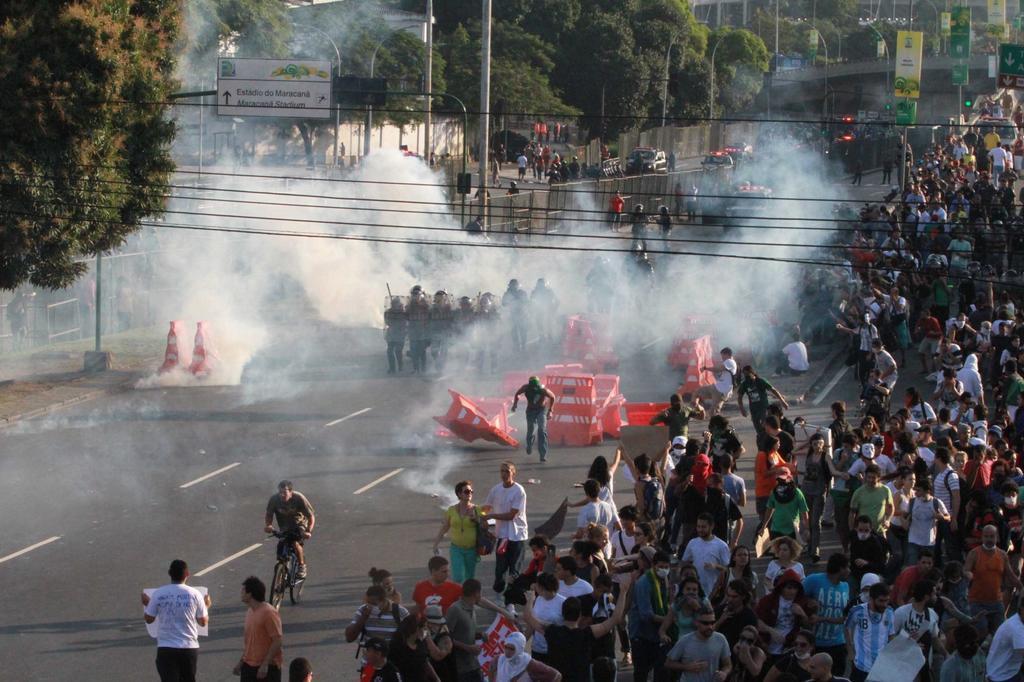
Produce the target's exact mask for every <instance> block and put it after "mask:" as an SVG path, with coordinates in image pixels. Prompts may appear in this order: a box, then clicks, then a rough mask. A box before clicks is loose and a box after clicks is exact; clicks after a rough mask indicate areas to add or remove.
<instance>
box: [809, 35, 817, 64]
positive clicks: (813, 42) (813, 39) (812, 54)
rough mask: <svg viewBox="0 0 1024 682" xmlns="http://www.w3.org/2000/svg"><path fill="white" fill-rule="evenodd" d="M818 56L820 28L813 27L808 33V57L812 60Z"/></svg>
mask: <svg viewBox="0 0 1024 682" xmlns="http://www.w3.org/2000/svg"><path fill="white" fill-rule="evenodd" d="M817 56H818V30H817V29H815V28H812V29H811V30H810V31H808V33H807V58H808V59H810V60H811V61H814V59H815V58H816V57H817Z"/></svg>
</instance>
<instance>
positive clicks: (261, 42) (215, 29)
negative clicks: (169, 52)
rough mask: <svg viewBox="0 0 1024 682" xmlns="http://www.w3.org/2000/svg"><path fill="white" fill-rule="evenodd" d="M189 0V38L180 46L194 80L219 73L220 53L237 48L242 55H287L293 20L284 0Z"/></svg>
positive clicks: (237, 53) (185, 70)
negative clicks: (218, 61) (218, 57)
mask: <svg viewBox="0 0 1024 682" xmlns="http://www.w3.org/2000/svg"><path fill="white" fill-rule="evenodd" d="M184 4H185V25H186V26H188V27H189V31H188V34H187V36H185V39H186V40H187V41H188V42H187V43H185V44H184V45H182V46H179V51H180V52H181V55H182V58H183V61H184V64H185V67H186V68H185V69H184V72H185V73H187V74H188V78H190V79H191V81H192V82H191V84H195V83H198V82H199V80H200V79H201V78H202V79H205V80H206V81H210V80H211V79H213V78H214V77H215V76H216V74H215V73H214V72H215V70H216V61H217V59H216V58H217V55H218V54H220V53H221V52H224V51H226V50H227V49H228V48H234V49H235V50H236V51H237V52H236V55H235V56H238V57H271V58H272V57H284V56H287V55H288V46H289V44H290V42H291V38H292V24H291V21H290V20H289V18H288V13H287V10H286V6H285V4H284V3H283V2H280V0H190V1H189V2H187V3H184Z"/></svg>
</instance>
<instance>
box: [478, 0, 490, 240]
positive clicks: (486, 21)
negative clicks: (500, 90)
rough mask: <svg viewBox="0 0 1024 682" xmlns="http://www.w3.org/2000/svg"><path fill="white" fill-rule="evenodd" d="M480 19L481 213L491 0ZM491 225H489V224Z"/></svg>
mask: <svg viewBox="0 0 1024 682" xmlns="http://www.w3.org/2000/svg"><path fill="white" fill-rule="evenodd" d="M482 2H483V7H482V10H483V13H482V16H481V19H480V26H481V28H482V30H481V33H480V143H479V146H480V190H479V192H480V215H486V213H485V212H486V210H487V168H488V166H489V165H490V142H491V141H490V135H491V129H490V113H491V0H482ZM488 227H489V226H488Z"/></svg>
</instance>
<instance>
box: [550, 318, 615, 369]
mask: <svg viewBox="0 0 1024 682" xmlns="http://www.w3.org/2000/svg"><path fill="white" fill-rule="evenodd" d="M562 356H563V357H564V358H565V359H566V360H567V361H574V360H575V361H577V362H578V363H580V364H581V365H582V367H583V368H585V369H587V370H589V371H592V372H599V371H602V370H605V369H609V368H614V367H618V366H619V358H618V356H617V355H615V351H614V350H613V349H612V343H611V335H610V334H609V331H608V323H607V321H605V320H603V319H601V318H597V317H595V318H585V317H583V316H582V315H572V316H570V317H569V318H567V319H566V322H565V335H564V336H563V338H562Z"/></svg>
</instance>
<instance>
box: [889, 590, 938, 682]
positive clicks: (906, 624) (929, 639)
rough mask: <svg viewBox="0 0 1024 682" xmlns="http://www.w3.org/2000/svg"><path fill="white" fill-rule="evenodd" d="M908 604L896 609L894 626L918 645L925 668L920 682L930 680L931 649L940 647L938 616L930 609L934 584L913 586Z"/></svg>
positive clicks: (933, 594)
mask: <svg viewBox="0 0 1024 682" xmlns="http://www.w3.org/2000/svg"><path fill="white" fill-rule="evenodd" d="M911 595H912V599H911V601H910V603H909V604H904V605H903V606H901V607H899V608H898V609H896V611H895V613H894V626H895V627H896V632H900V631H903V632H906V633H907V634H908V635H909V636H910V638H911V639H913V640H914V641H915V642H917V643H918V645H919V646H920V647H921V652H922V653H923V654H924V657H925V661H926V663H925V666H924V668H923V669H922V670H921V675H920V678H921V682H929V680H931V661H932V648H933V647H936V646H937V647H940V648H941V646H942V643H941V641H940V640H939V616H938V614H937V613H935V609H933V608H932V606H934V604H935V598H936V595H935V583H934V582H932V581H931V580H922V581H920V582H918V583H916V584H915V585H914V589H913V592H912V593H911Z"/></svg>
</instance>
